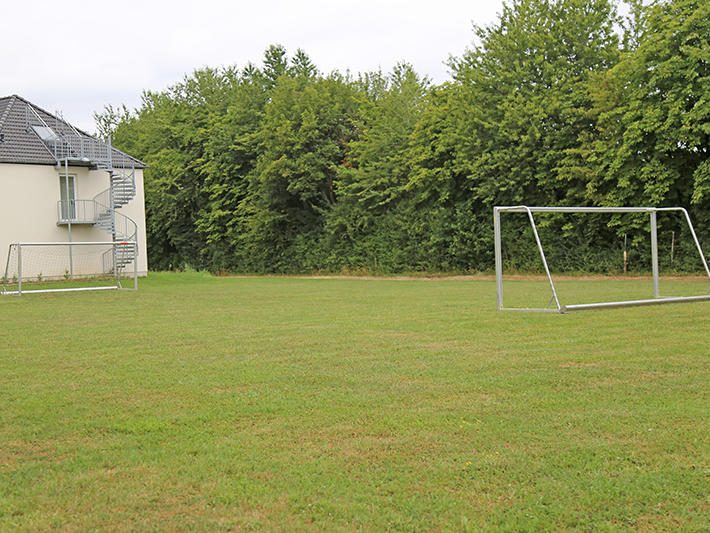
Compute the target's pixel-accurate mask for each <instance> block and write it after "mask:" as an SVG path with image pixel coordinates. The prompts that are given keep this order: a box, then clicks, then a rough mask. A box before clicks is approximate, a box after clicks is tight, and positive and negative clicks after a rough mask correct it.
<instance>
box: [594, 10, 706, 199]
mask: <svg viewBox="0 0 710 533" xmlns="http://www.w3.org/2000/svg"><path fill="white" fill-rule="evenodd" d="M592 90H593V94H594V99H595V104H596V109H595V110H596V112H597V114H598V120H597V130H598V133H597V135H595V136H594V137H592V138H591V139H586V141H587V142H586V143H585V147H586V148H587V151H586V160H587V162H588V164H589V165H590V168H592V169H593V170H594V172H593V174H592V176H591V179H590V183H589V185H588V196H589V198H590V199H592V200H593V201H595V202H598V203H603V204H606V205H632V204H636V205H655V206H662V205H670V204H672V205H682V206H686V207H689V206H690V205H691V202H693V203H695V204H696V205H705V206H707V205H708V202H710V163H709V162H708V150H709V148H708V145H709V142H708V140H709V137H710V126H709V124H710V5H708V4H707V2H700V1H696V0H674V1H670V2H663V3H659V4H656V5H654V6H652V7H651V8H650V10H649V12H648V15H647V18H646V25H645V28H644V29H643V33H642V37H641V42H640V45H639V46H638V48H637V49H635V50H633V51H632V52H630V53H629V54H628V55H626V56H625V57H624V59H623V60H622V61H621V62H620V63H619V64H618V65H617V66H616V67H615V68H613V69H612V70H610V71H609V72H608V73H607V74H606V75H604V76H600V77H598V78H595V79H594V84H593V85H592Z"/></svg>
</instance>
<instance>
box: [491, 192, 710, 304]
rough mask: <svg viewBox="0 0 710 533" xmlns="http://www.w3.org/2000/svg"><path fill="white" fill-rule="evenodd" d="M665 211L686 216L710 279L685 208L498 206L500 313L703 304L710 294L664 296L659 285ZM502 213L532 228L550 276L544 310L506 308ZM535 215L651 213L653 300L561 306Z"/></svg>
mask: <svg viewBox="0 0 710 533" xmlns="http://www.w3.org/2000/svg"><path fill="white" fill-rule="evenodd" d="M662 212H677V213H680V214H682V215H683V216H684V218H685V221H686V222H687V224H688V229H689V230H690V235H691V236H692V239H693V241H694V244H695V248H696V249H697V252H698V254H699V255H700V260H701V262H702V265H703V267H704V269H705V273H706V274H707V276H708V279H710V268H708V263H707V261H706V259H705V255H704V254H703V250H702V248H701V247H700V241H698V237H697V235H696V234H695V229H694V228H693V224H692V222H691V220H690V216H689V215H688V212H687V211H686V210H685V209H684V208H682V207H532V206H526V205H517V206H498V207H494V208H493V229H494V240H495V268H496V294H497V303H498V310H500V311H540V312H553V313H568V312H571V311H584V310H591V309H608V308H615V307H629V306H638V305H655V304H664V303H676V302H693V301H703V300H710V294H708V293H710V291H708V293H706V294H704V295H694V296H661V294H660V286H659V268H658V224H657V214H658V213H662ZM503 213H524V214H526V215H527V218H528V219H529V221H530V227H531V229H532V233H533V236H534V238H535V242H536V244H537V249H538V251H539V252H540V259H541V260H542V265H543V267H544V270H545V274H546V276H547V282H548V283H549V286H550V291H551V296H550V300H549V303H548V304H547V306H546V307H544V308H527V307H525V308H521V307H505V306H504V305H503V256H502V243H501V214H503ZM534 213H570V214H580V213H610V214H622V213H641V214H648V216H649V220H650V240H651V271H652V280H653V298H650V299H636V300H622V301H610V302H597V303H583V304H567V305H562V304H561V303H560V300H559V298H558V291H557V289H556V287H555V282H554V281H553V279H552V275H551V273H550V268H549V267H548V263H547V259H546V257H545V251H544V250H543V246H542V243H541V241H540V236H539V234H538V231H537V227H536V225H535V217H534Z"/></svg>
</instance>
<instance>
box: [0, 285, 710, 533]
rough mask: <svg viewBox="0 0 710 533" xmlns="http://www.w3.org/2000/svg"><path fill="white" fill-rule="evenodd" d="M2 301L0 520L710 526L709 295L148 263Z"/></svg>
mask: <svg viewBox="0 0 710 533" xmlns="http://www.w3.org/2000/svg"><path fill="white" fill-rule="evenodd" d="M649 284H650V282H649V281H647V280H646V281H638V280H567V281H562V282H560V285H559V290H560V293H561V299H566V300H567V301H568V303H573V301H574V302H576V303H583V302H585V301H592V302H593V301H602V300H603V299H604V298H606V299H610V300H611V299H629V298H628V296H631V297H648V295H647V293H648V291H649V290H650V288H649ZM662 284H663V285H662V287H663V291H664V293H672V294H678V295H685V294H704V293H705V291H706V290H707V288H708V283H707V281H695V280H676V281H667V280H663V281H662ZM545 289H546V287H545V284H544V282H543V283H542V284H541V283H540V282H539V281H529V280H512V281H510V280H509V281H506V285H505V291H506V292H505V296H506V299H507V300H506V303H508V302H509V304H510V305H525V304H527V303H529V304H530V305H538V304H540V303H542V305H543V306H544V305H545V304H546V303H547V299H549V294H548V292H546V290H545ZM601 292H605V294H604V295H600V293H601ZM607 296H608V297H607ZM534 298H539V299H540V300H542V302H540V301H532V300H534ZM572 300H573V301H572ZM0 317H1V320H2V322H1V324H0V406H1V409H0V530H1V531H15V530H19V531H40V530H50V529H52V530H54V529H56V530H59V531H77V530H78V531H82V530H114V531H131V530H135V531H146V530H148V531H230V530H249V529H253V530H267V531H271V530H277V531H313V530H323V531H357V530H364V531H373V530H374V531H384V530H388V531H431V530H433V531H479V530H491V531H498V530H508V531H539V530H570V531H572V530H584V531H592V530H594V531H616V530H652V531H663V530H668V531H671V530H673V531H675V530H683V531H694V530H695V531H702V530H705V531H706V530H707V529H706V528H707V526H708V516H709V514H710V503H709V501H710V500H709V499H708V497H709V487H710V461H709V459H710V437H709V435H710V425H709V424H708V422H709V418H710V417H709V415H710V387H708V383H709V382H710V338H709V336H708V331H709V326H710V303H691V304H675V305H664V306H655V307H638V308H626V309H616V310H608V311H596V312H586V313H577V314H570V315H555V314H546V313H519V312H518V313H516V312H498V311H496V308H495V282H494V281H492V280H490V279H483V278H480V279H477V278H471V279H456V280H450V279H440V280H436V279H435V280H427V279H419V280H386V279H373V280H362V279H299V278H258V277H254V278H215V277H211V276H208V275H206V274H201V273H183V274H163V273H160V274H151V275H150V277H149V278H148V279H141V280H140V289H139V291H138V292H134V291H102V292H85V293H66V294H36V295H24V296H21V297H17V296H5V297H2V298H0Z"/></svg>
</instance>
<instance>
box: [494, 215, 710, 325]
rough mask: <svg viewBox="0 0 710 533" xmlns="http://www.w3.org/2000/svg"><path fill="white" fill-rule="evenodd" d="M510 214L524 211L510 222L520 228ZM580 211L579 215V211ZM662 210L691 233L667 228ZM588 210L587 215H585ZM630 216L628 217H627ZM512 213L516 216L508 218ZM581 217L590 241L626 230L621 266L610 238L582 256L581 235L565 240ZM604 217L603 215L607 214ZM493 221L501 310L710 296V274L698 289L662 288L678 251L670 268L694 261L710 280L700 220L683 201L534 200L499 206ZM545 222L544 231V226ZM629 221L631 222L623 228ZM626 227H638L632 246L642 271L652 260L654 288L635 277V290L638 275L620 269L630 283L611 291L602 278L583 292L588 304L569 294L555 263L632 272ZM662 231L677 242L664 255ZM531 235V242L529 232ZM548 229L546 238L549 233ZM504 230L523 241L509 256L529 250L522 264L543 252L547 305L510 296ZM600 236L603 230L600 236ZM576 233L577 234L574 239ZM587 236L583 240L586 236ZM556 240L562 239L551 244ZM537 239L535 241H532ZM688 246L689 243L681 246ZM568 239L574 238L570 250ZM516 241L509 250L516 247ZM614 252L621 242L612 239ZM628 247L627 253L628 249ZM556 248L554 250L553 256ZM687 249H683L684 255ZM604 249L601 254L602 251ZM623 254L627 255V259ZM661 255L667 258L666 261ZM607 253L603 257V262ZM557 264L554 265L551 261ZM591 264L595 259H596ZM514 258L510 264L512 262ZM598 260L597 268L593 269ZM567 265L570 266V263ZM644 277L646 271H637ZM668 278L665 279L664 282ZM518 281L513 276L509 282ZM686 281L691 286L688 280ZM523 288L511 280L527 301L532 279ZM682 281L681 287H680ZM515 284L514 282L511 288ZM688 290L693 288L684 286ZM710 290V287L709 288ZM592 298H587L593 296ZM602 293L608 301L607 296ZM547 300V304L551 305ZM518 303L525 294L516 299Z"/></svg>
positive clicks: (672, 224) (580, 228)
mask: <svg viewBox="0 0 710 533" xmlns="http://www.w3.org/2000/svg"><path fill="white" fill-rule="evenodd" d="M508 213H518V214H519V216H522V217H524V219H525V220H524V221H523V220H522V219H520V218H518V220H517V221H515V222H517V224H509V226H510V227H512V231H504V229H507V228H505V227H504V226H502V221H501V215H502V214H508ZM574 215H577V216H576V217H575V216H574ZM659 215H663V217H664V218H663V220H664V223H665V224H666V226H665V227H667V228H674V229H675V230H677V232H678V235H679V236H680V235H682V236H683V239H682V241H681V242H678V241H676V231H667V230H665V231H664V232H663V233H659V221H658V217H659ZM585 217H586V218H585ZM624 217H626V218H624ZM506 218H508V217H506ZM575 218H577V219H578V220H577V222H581V224H578V225H577V228H576V230H577V234H578V235H579V234H584V233H585V232H586V233H587V235H588V236H589V241H590V242H591V241H593V240H594V236H595V235H599V233H600V231H599V230H600V228H602V229H604V230H605V231H606V235H605V236H606V238H607V239H612V240H613V239H615V238H618V237H620V235H619V233H620V232H624V235H623V237H624V241H623V242H624V244H623V247H619V250H618V251H619V254H618V257H619V263H618V269H617V267H616V266H613V267H612V268H611V270H612V272H609V267H611V266H612V265H611V264H610V263H611V262H613V261H610V260H609V251H610V243H611V242H612V241H608V242H605V243H598V242H597V243H595V244H597V245H599V246H596V249H594V248H595V247H594V246H587V249H586V250H585V251H586V253H587V258H586V259H587V261H586V263H585V262H584V261H578V262H575V260H574V250H573V248H574V246H573V244H574V243H573V242H568V241H566V240H565V237H566V235H565V232H566V230H567V229H569V228H570V227H572V226H573V220H572V221H570V219H575ZM538 219H543V222H542V224H540V223H539V220H538ZM605 219H606V221H605V222H602V220H605ZM493 222H494V242H495V269H496V294H497V304H498V309H499V310H515V311H547V312H556V313H566V312H570V311H582V310H588V309H604V308H614V307H627V306H634V305H652V304H660V303H673V302H689V301H700V300H710V294H709V293H710V291H707V280H706V281H705V283H704V284H703V286H702V288H701V287H700V285H699V283H700V282H696V283H695V284H694V285H692V288H691V289H687V288H686V287H685V286H684V287H682V288H681V289H682V290H681V291H680V292H682V293H683V295H677V294H676V295H673V296H669V295H667V294H663V295H662V294H661V287H660V283H659V279H660V268H661V267H664V268H669V267H668V265H669V258H670V265H671V266H670V271H672V270H673V262H674V259H675V261H676V266H677V265H678V264H679V263H680V262H681V260H682V262H683V264H684V265H685V266H686V268H687V265H692V266H691V268H692V269H693V270H695V271H698V270H700V271H704V273H705V274H706V275H707V278H708V279H710V269H709V268H708V263H707V261H706V259H705V256H704V254H703V251H702V248H701V246H700V242H699V240H698V237H697V235H696V233H695V229H694V228H693V224H692V222H691V220H690V216H689V215H688V212H687V211H686V210H685V209H684V208H682V207H663V208H656V207H533V206H525V205H519V206H498V207H495V208H494V209H493ZM540 227H542V229H543V231H538V229H539V228H540ZM622 228H627V229H625V230H624V229H622ZM626 231H629V232H631V238H630V239H629V240H630V241H633V242H629V247H630V248H632V249H633V252H634V254H633V261H632V264H634V266H635V267H636V265H643V267H642V268H641V269H640V270H641V271H642V272H643V271H646V272H647V269H648V267H650V271H651V276H650V280H648V281H646V282H645V283H644V286H645V287H647V289H644V290H639V289H638V283H635V284H634V287H633V290H629V289H630V288H631V287H630V285H629V283H628V280H630V279H633V278H629V277H624V276H620V277H621V279H622V280H627V283H626V284H623V283H617V286H616V288H615V289H614V290H612V291H611V292H608V293H607V294H606V295H604V294H602V293H603V292H604V290H599V287H600V284H596V285H595V287H594V290H590V291H587V292H588V294H587V295H586V296H585V297H584V298H582V301H583V303H579V301H570V302H568V301H566V300H565V301H562V298H561V296H560V291H559V286H560V283H558V280H557V279H553V272H555V270H556V269H555V268H554V267H558V268H557V271H558V272H559V271H564V270H566V271H568V272H569V271H574V270H577V272H579V271H583V272H589V271H590V270H591V271H593V270H596V271H597V272H600V273H603V274H606V275H609V274H615V273H619V272H623V273H626V267H627V259H628V257H630V256H631V254H629V256H627V244H626V237H627V235H626V233H625V232H626ZM659 234H660V235H661V236H662V237H663V241H662V242H663V243H664V244H666V243H667V244H666V245H669V246H668V247H669V248H670V254H667V253H665V252H666V251H667V250H666V249H664V250H663V251H664V253H663V254H661V255H659ZM526 235H527V236H528V240H527V242H526V240H525V238H524V237H525V236H526ZM541 235H543V236H544V238H541ZM503 236H505V237H506V239H507V240H513V241H516V239H517V241H516V242H514V244H513V246H511V247H510V248H514V250H513V253H512V254H507V255H506V260H507V259H509V257H510V255H515V254H517V255H518V257H520V256H521V255H525V254H527V256H526V257H524V258H523V259H522V260H520V259H519V263H518V264H523V263H524V264H530V263H531V262H532V261H534V259H533V256H534V254H536V255H537V262H538V264H539V265H540V267H541V274H542V279H543V280H544V281H543V282H542V283H544V285H545V286H546V290H545V291H544V293H546V296H544V300H538V301H542V303H541V304H540V305H537V306H528V303H527V302H526V303H525V304H524V306H523V305H521V306H518V305H513V306H505V305H504V301H503V267H504V257H503ZM597 238H598V237H597ZM571 240H572V239H570V241H571ZM578 242H579V241H578ZM550 243H552V244H553V245H554V246H549V245H550ZM531 244H532V246H531ZM679 244H680V245H682V246H679ZM565 245H570V246H569V249H568V248H567V246H565ZM604 247H605V248H606V249H605V250H604V253H599V249H602V248H604ZM510 248H509V250H510ZM611 248H612V251H614V250H613V246H611ZM622 251H623V256H622V253H621V252H622ZM548 252H549V255H548ZM679 252H682V253H681V254H679ZM595 254H596V255H595ZM550 257H552V262H550ZM622 257H623V262H622V261H621V258H622ZM659 257H661V258H662V260H661V261H659ZM599 259H603V261H599ZM595 260H596V261H597V263H596V265H597V268H594V266H593V265H594V264H595ZM551 263H552V264H551ZM562 263H564V265H562V266H563V268H559V267H560V266H561V264H562ZM590 263H591V265H590ZM506 264H509V263H508V262H507V261H506ZM622 264H623V270H621V265H622ZM590 266H592V268H590ZM600 266H604V267H607V270H606V271H605V269H604V268H600ZM564 267H567V268H564ZM513 268H514V269H515V261H513ZM635 270H636V273H638V272H639V269H638V268H635ZM635 279H637V280H638V278H635ZM665 283H666V281H664V287H666V285H665ZM508 285H512V284H511V283H510V282H509V283H508V284H506V286H508ZM604 285H605V286H610V285H612V284H610V283H606V282H605V283H604ZM685 285H688V284H687V283H685ZM515 288H516V287H511V289H513V290H510V293H512V296H513V299H514V300H515V297H516V296H517V298H518V301H519V300H520V299H521V298H522V300H523V301H525V299H526V296H530V293H532V292H534V291H530V290H528V289H529V285H525V289H524V290H523V289H521V290H518V292H517V294H516V292H515V290H514V289H515ZM675 288H676V287H675V286H674V291H675ZM507 290H508V289H507ZM684 291H685V292H684ZM705 291H707V292H705ZM590 299H591V301H585V300H590ZM600 299H603V300H608V301H599V300H600ZM545 302H547V303H546V305H545ZM516 304H517V301H516Z"/></svg>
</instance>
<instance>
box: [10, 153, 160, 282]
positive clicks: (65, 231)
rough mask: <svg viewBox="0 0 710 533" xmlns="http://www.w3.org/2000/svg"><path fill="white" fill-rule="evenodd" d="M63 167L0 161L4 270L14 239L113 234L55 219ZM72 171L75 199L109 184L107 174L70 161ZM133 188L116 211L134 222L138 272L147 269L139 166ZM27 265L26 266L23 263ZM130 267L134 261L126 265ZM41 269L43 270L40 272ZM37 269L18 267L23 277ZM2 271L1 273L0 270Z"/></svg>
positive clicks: (53, 239)
mask: <svg viewBox="0 0 710 533" xmlns="http://www.w3.org/2000/svg"><path fill="white" fill-rule="evenodd" d="M65 172H66V170H65V168H64V167H63V166H62V167H61V168H58V167H56V166H53V165H41V164H15V163H0V190H1V191H2V196H0V258H1V259H2V261H3V262H2V265H1V267H0V270H2V272H4V271H5V264H6V261H7V254H8V248H9V245H10V244H11V243H17V242H67V241H69V240H72V241H75V242H76V241H92V242H94V241H110V240H111V239H112V236H111V235H110V234H109V233H107V232H106V231H104V230H103V229H101V228H100V227H97V226H95V225H93V224H90V223H83V224H72V225H71V239H70V235H69V231H70V230H69V225H68V224H66V223H62V224H58V222H59V218H60V217H59V201H60V199H61V198H62V196H61V190H60V179H61V176H63V175H65ZM68 173H69V175H70V176H73V177H74V178H73V182H74V188H75V199H76V200H92V199H93V198H94V197H95V196H96V195H97V194H99V193H100V192H102V191H104V190H106V189H108V188H109V174H108V172H106V171H105V170H90V169H89V168H87V167H78V166H77V167H74V166H71V165H70V166H69V169H68ZM135 186H136V193H135V196H134V197H133V199H131V200H130V201H129V202H128V203H127V204H126V205H124V206H122V207H120V208H118V209H117V210H116V211H117V212H118V213H121V214H123V215H125V216H127V217H129V218H130V219H132V220H133V221H134V222H135V223H136V224H137V227H138V233H137V241H138V262H137V270H138V275H140V276H145V275H146V274H147V272H148V257H147V248H146V235H145V200H144V187H143V170H142V169H136V170H135ZM28 268H31V267H30V266H29V265H28ZM127 268H128V269H129V270H130V271H131V272H132V271H133V265H130V266H128V267H127ZM45 273H46V272H45ZM39 274H40V272H31V271H25V270H23V277H25V276H37V275H39ZM0 275H2V273H0Z"/></svg>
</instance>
